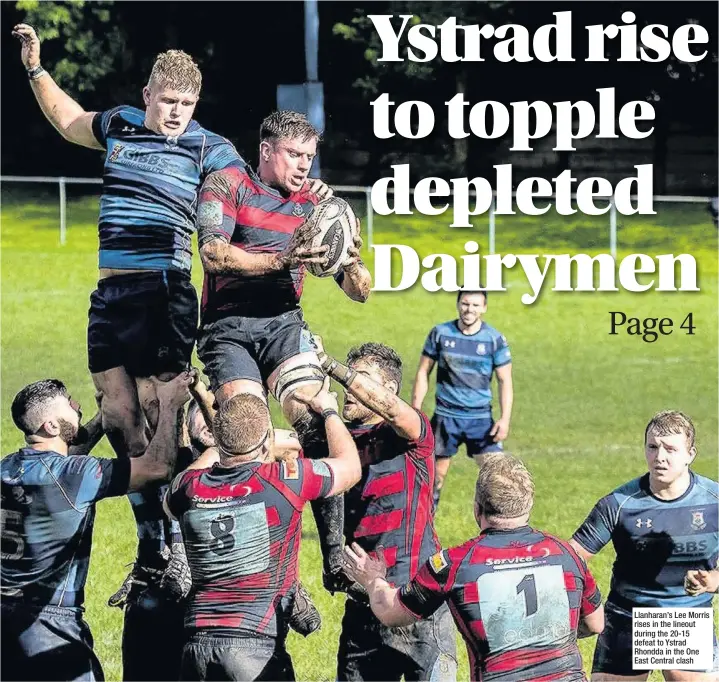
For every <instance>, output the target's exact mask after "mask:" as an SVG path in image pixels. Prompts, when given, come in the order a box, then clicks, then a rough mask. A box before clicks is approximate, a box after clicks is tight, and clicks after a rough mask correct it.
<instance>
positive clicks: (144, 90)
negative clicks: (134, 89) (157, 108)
mask: <svg viewBox="0 0 719 682" xmlns="http://www.w3.org/2000/svg"><path fill="white" fill-rule="evenodd" d="M142 100H143V101H144V102H145V106H146V107H149V106H150V88H149V87H147V85H146V86H145V87H144V88H142Z"/></svg>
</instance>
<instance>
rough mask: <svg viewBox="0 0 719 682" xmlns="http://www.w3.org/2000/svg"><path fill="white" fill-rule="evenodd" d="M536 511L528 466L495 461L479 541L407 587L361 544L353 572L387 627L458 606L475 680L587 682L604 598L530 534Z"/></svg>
mask: <svg viewBox="0 0 719 682" xmlns="http://www.w3.org/2000/svg"><path fill="white" fill-rule="evenodd" d="M533 503H534V483H533V482H532V479H531V476H530V475H529V472H528V471H527V469H526V468H525V467H524V465H523V464H522V463H521V462H519V460H517V459H515V458H514V457H512V456H511V455H505V454H500V453H495V454H489V455H487V456H486V458H485V459H484V461H483V463H482V468H481V469H480V472H479V478H478V480H477V487H476V492H475V499H474V515H475V518H476V520H477V524H478V525H479V527H480V529H481V534H480V535H479V537H476V538H474V539H472V540H470V541H469V542H466V543H465V544H463V545H461V546H459V547H452V548H451V549H448V550H443V551H441V552H438V553H437V554H435V555H434V556H432V557H431V558H430V559H429V561H427V562H426V563H425V564H424V565H423V566H422V568H421V570H420V571H419V573H418V574H417V576H416V577H415V578H414V579H413V580H412V581H411V582H409V584H407V585H404V586H400V587H393V586H392V585H390V584H389V583H388V579H387V576H388V575H389V569H388V568H387V565H386V563H385V562H384V561H382V559H381V557H379V558H378V559H374V558H373V557H371V556H369V555H368V554H367V553H366V552H365V551H364V550H363V549H362V547H361V546H360V544H359V543H357V544H355V545H352V546H351V547H347V548H345V553H346V556H347V564H348V567H347V572H348V573H349V574H350V575H351V576H353V577H354V578H355V579H356V580H358V581H360V582H361V583H362V584H363V585H364V586H365V588H366V589H367V591H368V592H369V595H370V604H371V606H372V610H373V611H374V613H375V614H376V615H377V617H378V618H379V619H380V620H381V621H382V622H383V623H384V624H385V625H387V626H401V625H404V626H406V625H409V624H410V623H414V622H416V621H417V619H419V618H427V617H428V616H429V615H431V614H432V613H434V612H435V611H436V610H437V609H438V608H440V607H441V606H442V605H444V604H445V603H449V605H450V608H451V609H452V615H453V616H454V620H455V622H456V623H457V627H458V628H459V630H460V632H461V633H462V637H463V638H464V640H465V642H466V644H467V653H468V654H469V663H470V676H471V678H470V679H472V680H482V682H514V680H566V681H567V682H569V681H572V680H575V681H577V682H578V681H580V680H586V678H585V676H584V671H583V669H582V657H581V655H580V653H579V648H578V646H577V637H583V636H588V635H591V634H596V633H598V632H601V631H602V627H603V626H604V615H603V610H602V607H601V604H600V601H601V597H600V594H599V590H598V589H597V586H596V583H595V582H594V578H593V577H592V575H591V573H590V572H589V570H588V569H587V567H586V565H585V564H584V562H583V561H582V559H581V558H579V557H578V556H577V554H576V553H575V552H574V550H573V549H572V548H571V547H570V546H569V543H566V542H563V541H562V540H558V539H557V538H554V537H552V536H551V535H547V534H546V533H543V532H541V531H538V530H535V529H534V528H531V527H530V526H529V525H528V522H529V513H530V511H531V509H532V505H533ZM385 554H386V553H385ZM419 622H421V621H419Z"/></svg>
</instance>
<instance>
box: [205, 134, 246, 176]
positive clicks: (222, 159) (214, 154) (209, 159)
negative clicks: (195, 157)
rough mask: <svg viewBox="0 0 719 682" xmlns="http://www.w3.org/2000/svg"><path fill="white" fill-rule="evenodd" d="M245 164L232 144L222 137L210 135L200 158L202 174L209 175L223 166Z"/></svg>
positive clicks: (242, 165)
mask: <svg viewBox="0 0 719 682" xmlns="http://www.w3.org/2000/svg"><path fill="white" fill-rule="evenodd" d="M246 165H247V164H246V163H245V162H244V160H243V158H242V157H241V156H240V155H239V154H238V153H237V150H236V149H235V147H234V145H233V144H232V143H231V142H230V141H229V140H226V139H225V138H224V137H212V138H210V139H209V140H208V148H207V150H206V152H205V155H204V157H203V159H202V174H203V175H209V174H210V173H214V172H215V171H218V170H222V169H223V168H230V167H232V166H234V167H236V168H245V166H246Z"/></svg>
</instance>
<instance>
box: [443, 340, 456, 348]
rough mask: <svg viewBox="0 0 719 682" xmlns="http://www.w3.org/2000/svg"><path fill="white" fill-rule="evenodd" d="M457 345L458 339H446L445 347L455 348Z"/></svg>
mask: <svg viewBox="0 0 719 682" xmlns="http://www.w3.org/2000/svg"><path fill="white" fill-rule="evenodd" d="M455 345H456V341H445V342H444V347H445V348H454V347H455Z"/></svg>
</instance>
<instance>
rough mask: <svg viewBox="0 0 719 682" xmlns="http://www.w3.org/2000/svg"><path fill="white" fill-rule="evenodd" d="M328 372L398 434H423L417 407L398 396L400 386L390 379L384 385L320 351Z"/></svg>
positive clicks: (407, 435)
mask: <svg viewBox="0 0 719 682" xmlns="http://www.w3.org/2000/svg"><path fill="white" fill-rule="evenodd" d="M318 357H319V359H320V363H321V365H322V369H323V370H324V372H325V374H327V375H328V376H331V377H332V378H333V379H335V380H336V381H338V382H339V383H340V384H342V385H343V386H344V387H345V388H346V389H347V390H348V391H349V392H350V393H351V394H352V395H353V396H354V397H355V398H357V400H359V401H360V402H361V403H362V404H363V405H364V406H365V407H368V408H369V409H370V410H372V411H373V412H375V413H376V414H378V415H379V416H380V417H382V419H384V420H385V421H386V422H388V423H389V424H390V425H391V426H392V428H393V429H394V430H395V432H396V433H397V435H399V436H401V437H402V438H406V439H407V440H417V439H418V438H420V437H421V435H422V418H421V417H420V416H419V414H418V412H417V410H415V409H414V408H413V407H412V406H411V405H409V404H408V403H406V402H405V401H404V400H402V398H400V397H399V396H398V395H397V390H398V389H399V387H398V386H397V385H396V383H395V382H393V381H390V382H388V383H387V384H386V385H382V384H379V383H377V382H376V381H374V380H373V379H370V377H368V376H367V375H365V374H363V373H362V372H355V371H354V370H353V369H351V368H349V367H347V366H346V365H343V364H342V363H341V362H339V361H338V360H335V359H334V358H333V357H331V356H329V355H327V354H326V353H325V352H324V350H322V351H320V353H318Z"/></svg>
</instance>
